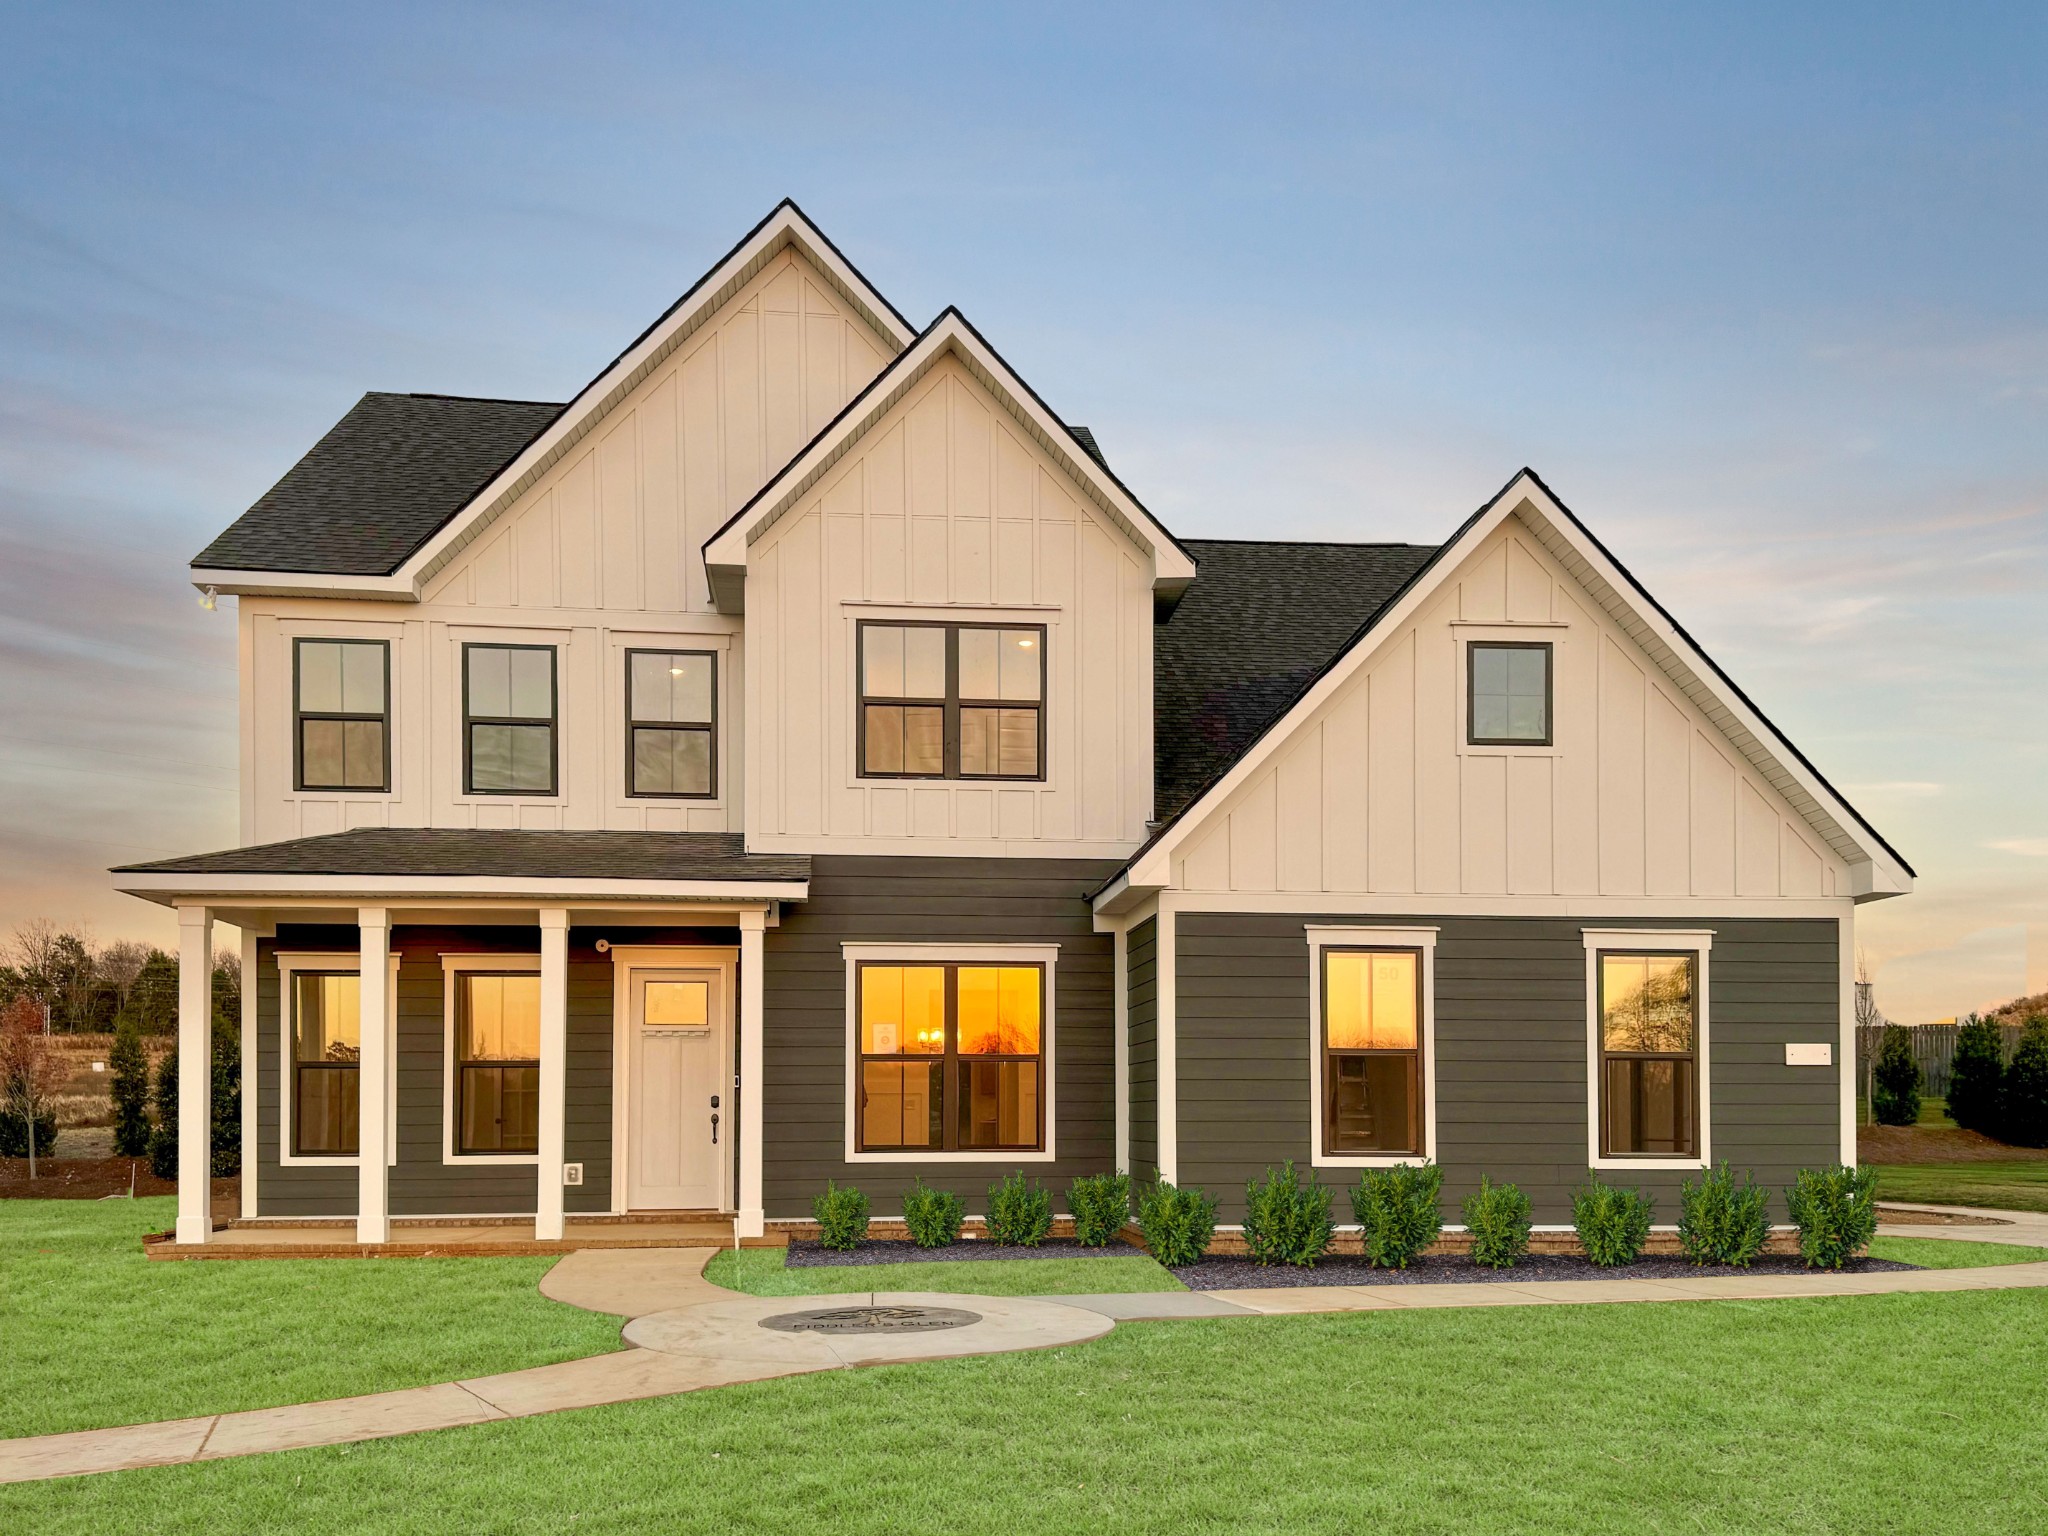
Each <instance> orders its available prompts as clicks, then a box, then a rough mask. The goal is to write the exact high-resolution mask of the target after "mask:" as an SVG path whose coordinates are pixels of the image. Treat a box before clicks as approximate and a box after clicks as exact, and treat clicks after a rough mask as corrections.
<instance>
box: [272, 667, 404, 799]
mask: <svg viewBox="0 0 2048 1536" xmlns="http://www.w3.org/2000/svg"><path fill="white" fill-rule="evenodd" d="M292 676H293V691H294V694H295V698H294V700H293V714H294V717H295V718H294V721H293V727H292V735H293V741H292V756H293V759H294V762H295V764H296V766H297V779H298V787H299V788H300V789H302V790H308V789H315V790H318V789H339V790H359V791H364V792H367V793H371V794H377V793H382V792H383V791H385V790H388V789H390V788H391V707H390V700H391V647H390V645H389V644H388V643H387V642H385V641H383V640H300V641H297V642H295V643H294V645H293V648H292Z"/></svg>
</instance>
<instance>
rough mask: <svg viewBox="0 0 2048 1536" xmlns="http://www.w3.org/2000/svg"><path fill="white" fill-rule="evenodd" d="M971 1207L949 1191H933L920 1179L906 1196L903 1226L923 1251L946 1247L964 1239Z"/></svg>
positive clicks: (904, 1197)
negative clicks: (964, 1225) (963, 1225)
mask: <svg viewBox="0 0 2048 1536" xmlns="http://www.w3.org/2000/svg"><path fill="white" fill-rule="evenodd" d="M966 1219H967V1207H966V1206H964V1205H962V1204H961V1203H960V1197H959V1196H958V1195H956V1194H954V1193H953V1192H952V1191H951V1190H949V1189H933V1188H932V1187H931V1186H930V1185H929V1184H927V1183H925V1181H924V1180H923V1179H918V1180H917V1181H916V1182H915V1183H913V1184H912V1185H911V1186H910V1189H909V1191H908V1192H907V1193H906V1194H905V1195H904V1196H903V1224H904V1225H905V1226H906V1227H908V1228H910V1240H911V1241H912V1242H913V1243H915V1244H917V1246H918V1247H920V1248H943V1247H945V1246H946V1245H947V1244H948V1243H951V1242H954V1241H956V1240H957V1239H958V1238H959V1236H960V1223H961V1222H963V1221H965V1220H966Z"/></svg>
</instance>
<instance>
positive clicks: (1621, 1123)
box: [1599, 950, 1700, 1157]
mask: <svg viewBox="0 0 2048 1536" xmlns="http://www.w3.org/2000/svg"><path fill="white" fill-rule="evenodd" d="M1599 962H1600V1004H1599V1007H1600V1153H1601V1156H1603V1157H1698V1156H1699V1155H1700V1154H1699V1118H1700V1117H1699V1007H1698V987H1697V985H1696V982H1695V977H1696V975H1697V972H1696V964H1697V957H1696V956H1694V955H1690V954H1649V953H1634V952H1618V951H1614V950H1602V951H1600V956H1599Z"/></svg>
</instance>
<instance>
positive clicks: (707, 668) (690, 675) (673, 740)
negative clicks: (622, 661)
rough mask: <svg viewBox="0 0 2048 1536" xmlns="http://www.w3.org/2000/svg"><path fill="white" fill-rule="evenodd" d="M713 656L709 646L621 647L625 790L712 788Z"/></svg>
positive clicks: (695, 791)
mask: <svg viewBox="0 0 2048 1536" xmlns="http://www.w3.org/2000/svg"><path fill="white" fill-rule="evenodd" d="M717 667H718V658H717V657H716V656H714V655H713V654H712V653H711V652H709V651H628V652H626V763H627V767H626V773H627V775H628V782H627V785H626V792H627V793H628V794H631V795H670V796H696V797H698V798H700V799H709V798H710V797H711V796H712V795H714V794H716V793H717V782H718V781H717V772H718V753H717V741H716V737H715V731H716V721H717V718H718V716H717V707H718V682H717V677H718V671H717Z"/></svg>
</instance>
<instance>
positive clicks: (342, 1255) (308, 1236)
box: [144, 1213, 788, 1259]
mask: <svg viewBox="0 0 2048 1536" xmlns="http://www.w3.org/2000/svg"><path fill="white" fill-rule="evenodd" d="M392 1227H393V1229H394V1230H393V1232H392V1240H391V1241H390V1242H386V1243H358V1242H355V1241H354V1240H353V1234H354V1231H355V1223H354V1222H352V1221H333V1220H324V1221H319V1222H317V1223H316V1222H313V1221H299V1222H295V1223H293V1224H290V1225H285V1224H282V1223H277V1222H271V1223H257V1222H239V1223H237V1224H235V1225H234V1226H231V1227H228V1228H226V1229H225V1230H218V1231H216V1232H215V1233H214V1234H213V1240H212V1241H211V1242H206V1243H180V1242H177V1241H175V1240H173V1239H171V1238H169V1237H168V1236H165V1237H162V1238H145V1239H144V1243H145V1252H146V1253H147V1255H148V1257H150V1258H151V1259H423V1258H460V1257H475V1258H490V1257H496V1258H504V1257H518V1256H523V1255H532V1254H562V1253H575V1252H577V1251H578V1250H580V1249H586V1248H730V1247H732V1246H733V1231H732V1220H731V1218H730V1217H726V1218H722V1219H721V1218H707V1219H700V1220H678V1219H676V1217H675V1215H674V1214H672V1213H671V1214H668V1215H665V1216H660V1217H646V1218H642V1219H637V1220H635V1219H630V1218H629V1219H625V1220H619V1219H614V1218H597V1219H591V1220H577V1221H572V1222H570V1223H569V1224H568V1229H567V1231H566V1233H565V1234H564V1236H563V1237H562V1239H561V1240H560V1241H559V1242H552V1241H550V1242H543V1241H541V1240H539V1239H537V1238H535V1237H534V1236H533V1223H532V1222H531V1221H504V1220H498V1221H465V1222H396V1221H395V1222H393V1223H392ZM787 1242H788V1239H787V1238H786V1237H784V1236H782V1235H780V1234H773V1235H770V1236H768V1237H756V1238H747V1239H744V1240H743V1241H742V1243H741V1245H740V1246H742V1247H749V1248H755V1247H782V1246H785V1245H786V1244H787Z"/></svg>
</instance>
